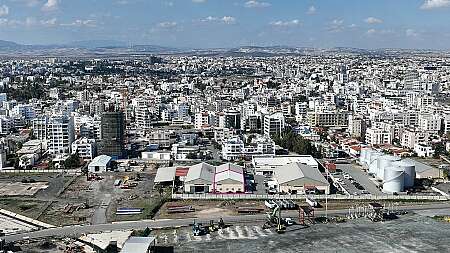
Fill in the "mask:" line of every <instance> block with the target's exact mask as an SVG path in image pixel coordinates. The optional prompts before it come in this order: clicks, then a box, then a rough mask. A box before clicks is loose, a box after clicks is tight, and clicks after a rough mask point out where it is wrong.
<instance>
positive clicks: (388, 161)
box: [377, 155, 400, 180]
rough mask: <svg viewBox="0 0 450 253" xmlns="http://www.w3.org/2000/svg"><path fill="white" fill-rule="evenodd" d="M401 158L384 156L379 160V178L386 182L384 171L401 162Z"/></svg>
mask: <svg viewBox="0 0 450 253" xmlns="http://www.w3.org/2000/svg"><path fill="white" fill-rule="evenodd" d="M399 160H400V158H399V157H396V156H392V155H383V156H381V157H380V158H379V159H378V163H377V164H378V169H377V177H378V178H380V179H383V180H384V171H385V169H386V168H388V167H391V166H392V163H393V162H396V161H399Z"/></svg>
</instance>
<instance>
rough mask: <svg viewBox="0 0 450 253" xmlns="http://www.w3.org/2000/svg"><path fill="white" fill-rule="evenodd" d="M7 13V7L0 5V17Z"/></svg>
mask: <svg viewBox="0 0 450 253" xmlns="http://www.w3.org/2000/svg"><path fill="white" fill-rule="evenodd" d="M8 14H9V8H8V6H6V5H1V6H0V17H4V16H7V15H8Z"/></svg>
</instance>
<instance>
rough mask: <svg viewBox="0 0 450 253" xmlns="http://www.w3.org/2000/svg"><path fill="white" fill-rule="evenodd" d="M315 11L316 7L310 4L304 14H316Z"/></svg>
mask: <svg viewBox="0 0 450 253" xmlns="http://www.w3.org/2000/svg"><path fill="white" fill-rule="evenodd" d="M316 12H317V9H316V7H314V5H312V6H310V7H309V9H308V11H307V12H306V14H308V15H314V14H316Z"/></svg>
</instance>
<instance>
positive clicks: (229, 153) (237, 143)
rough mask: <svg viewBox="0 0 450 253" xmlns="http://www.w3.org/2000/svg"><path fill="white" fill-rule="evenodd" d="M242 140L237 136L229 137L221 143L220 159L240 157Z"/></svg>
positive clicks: (242, 147) (230, 159)
mask: <svg viewBox="0 0 450 253" xmlns="http://www.w3.org/2000/svg"><path fill="white" fill-rule="evenodd" d="M243 150H244V142H243V141H242V140H241V139H240V138H239V137H234V138H230V139H228V140H226V141H224V142H223V143H222V159H224V160H227V161H233V160H237V159H239V158H240V157H242V151H243Z"/></svg>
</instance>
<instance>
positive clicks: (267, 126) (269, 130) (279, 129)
mask: <svg viewBox="0 0 450 253" xmlns="http://www.w3.org/2000/svg"><path fill="white" fill-rule="evenodd" d="M284 129H285V118H284V115H283V114H282V113H274V114H272V115H265V116H264V135H265V136H267V137H271V136H273V135H281V134H282V133H283V131H284Z"/></svg>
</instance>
